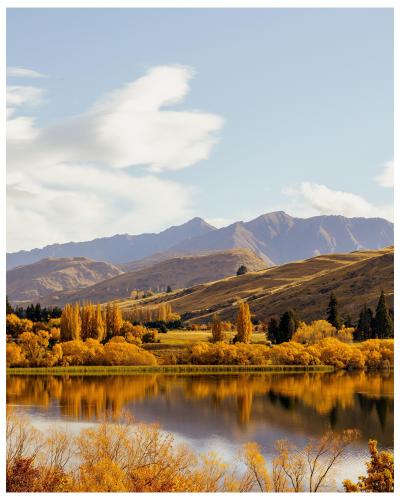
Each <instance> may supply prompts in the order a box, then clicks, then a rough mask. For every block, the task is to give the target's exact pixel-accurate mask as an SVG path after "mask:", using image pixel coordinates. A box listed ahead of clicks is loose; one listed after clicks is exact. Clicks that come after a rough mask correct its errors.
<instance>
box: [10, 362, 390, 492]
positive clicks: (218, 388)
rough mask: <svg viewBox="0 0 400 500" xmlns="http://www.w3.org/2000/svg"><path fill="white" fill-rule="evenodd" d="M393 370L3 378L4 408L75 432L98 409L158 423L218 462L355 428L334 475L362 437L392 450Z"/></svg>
mask: <svg viewBox="0 0 400 500" xmlns="http://www.w3.org/2000/svg"><path fill="white" fill-rule="evenodd" d="M393 389H394V387H393V373H382V374H381V373H375V374H367V373H364V372H361V373H353V374H349V373H315V374H312V373H305V374H302V373H298V374H287V375H286V374H259V375H258V374H257V375H254V374H239V375H161V374H151V375H121V376H86V375H85V376H52V375H51V376H50V375H49V376H20V375H13V376H8V377H7V404H8V405H10V406H13V407H16V408H17V410H18V411H22V412H25V413H27V414H28V415H29V416H30V417H31V420H32V423H33V424H34V425H35V426H36V427H38V428H40V429H44V428H46V427H48V426H49V425H59V426H63V427H66V428H67V429H68V431H69V432H71V433H76V432H78V431H79V430H80V429H81V428H82V427H83V426H87V425H89V424H91V425H93V423H95V422H97V421H98V420H99V419H100V418H101V416H102V415H103V414H104V412H105V411H107V412H111V414H112V415H113V416H115V417H118V415H120V414H121V412H123V411H128V412H130V413H132V414H133V415H134V416H135V418H136V420H138V421H143V422H159V423H160V425H161V427H162V428H163V429H164V430H166V431H169V432H171V433H173V434H174V435H175V438H176V440H177V441H178V442H182V441H183V442H186V443H188V444H189V445H190V446H191V447H192V448H194V449H196V450H197V451H198V452H205V451H208V450H210V449H213V450H217V451H219V453H220V454H221V455H222V456H223V457H224V458H226V459H228V460H229V459H230V458H232V457H233V455H234V454H235V453H236V451H237V449H238V447H239V446H240V445H241V444H243V443H245V442H247V441H256V442H258V443H259V444H260V445H261V446H262V448H263V453H264V455H265V456H266V458H267V460H270V459H271V457H272V456H273V454H274V442H275V441H276V440H278V439H289V440H290V441H292V442H293V443H296V444H298V445H302V444H304V443H305V442H306V440H307V439H308V438H309V437H318V436H321V435H322V434H323V433H324V432H325V431H326V430H328V429H334V430H337V431H339V430H341V429H346V428H357V429H359V431H360V432H361V437H360V439H359V441H357V442H356V443H355V444H354V445H353V446H352V448H351V449H349V450H348V452H347V453H346V456H345V458H344V460H343V462H342V463H341V464H340V465H339V466H338V469H337V473H336V475H335V477H336V479H337V485H338V488H340V483H341V480H342V479H344V478H349V479H353V480H354V479H356V478H357V476H358V475H359V474H361V473H363V472H364V471H365V467H364V463H365V461H366V459H367V458H368V448H367V443H368V439H369V438H371V437H372V438H374V439H377V440H378V443H379V447H381V448H387V449H393V394H394V390H393Z"/></svg>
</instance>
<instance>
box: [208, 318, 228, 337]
mask: <svg viewBox="0 0 400 500" xmlns="http://www.w3.org/2000/svg"><path fill="white" fill-rule="evenodd" d="M211 333H212V341H213V342H222V341H223V340H225V335H224V332H223V331H222V321H221V318H220V317H219V316H218V315H216V314H214V316H213V321H212V326H211Z"/></svg>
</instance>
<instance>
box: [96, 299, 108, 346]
mask: <svg viewBox="0 0 400 500" xmlns="http://www.w3.org/2000/svg"><path fill="white" fill-rule="evenodd" d="M96 334H97V337H96V338H97V340H98V341H99V342H103V340H104V339H105V336H106V329H105V325H104V319H103V314H102V313H101V307H100V304H97V308H96Z"/></svg>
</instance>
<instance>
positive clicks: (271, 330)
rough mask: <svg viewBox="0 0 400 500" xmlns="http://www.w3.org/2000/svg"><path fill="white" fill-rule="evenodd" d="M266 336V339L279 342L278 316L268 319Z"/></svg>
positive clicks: (274, 342) (275, 342)
mask: <svg viewBox="0 0 400 500" xmlns="http://www.w3.org/2000/svg"><path fill="white" fill-rule="evenodd" d="M265 336H266V340H270V341H271V342H272V343H273V344H277V343H278V342H279V326H278V321H277V319H276V318H271V319H270V320H269V321H268V326H267V330H266V332H265Z"/></svg>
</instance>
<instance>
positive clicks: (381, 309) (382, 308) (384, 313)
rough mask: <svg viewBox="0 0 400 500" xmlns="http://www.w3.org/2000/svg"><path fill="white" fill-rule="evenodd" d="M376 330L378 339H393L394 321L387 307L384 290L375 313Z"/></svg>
mask: <svg viewBox="0 0 400 500" xmlns="http://www.w3.org/2000/svg"><path fill="white" fill-rule="evenodd" d="M374 330H375V336H376V337H377V338H378V339H387V338H392V337H393V321H392V318H391V317H390V315H389V312H388V310H387V307H386V298H385V294H384V292H383V290H382V292H381V295H380V297H379V302H378V306H377V308H376V312H375V320H374Z"/></svg>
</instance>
